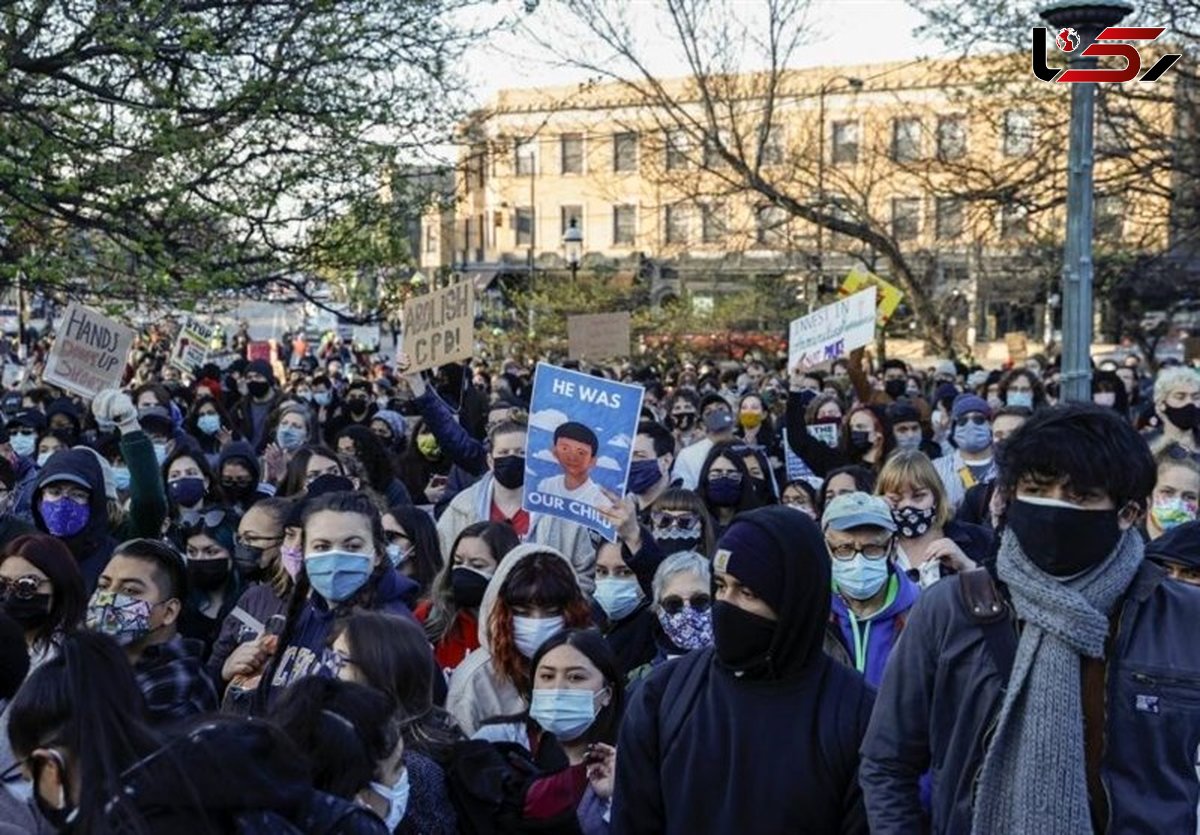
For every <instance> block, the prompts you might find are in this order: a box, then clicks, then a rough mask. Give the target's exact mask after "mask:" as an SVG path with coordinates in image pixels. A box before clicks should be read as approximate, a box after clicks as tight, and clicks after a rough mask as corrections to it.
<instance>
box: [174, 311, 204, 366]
mask: <svg viewBox="0 0 1200 835" xmlns="http://www.w3.org/2000/svg"><path fill="white" fill-rule="evenodd" d="M212 338H213V329H212V328H211V327H209V326H208V325H206V324H204V323H203V322H201V321H199V320H198V319H196V318H194V317H191V316H189V317H188V319H187V321H186V322H184V323H183V327H182V328H180V329H179V338H178V339H176V340H175V346H174V347H173V348H172V349H171V359H170V364H171V366H172V367H173V368H178V369H179V370H180V371H183V372H184V373H186V374H191V373H192V372H193V371H195V370H196V369H197V368H199V367H200V366H202V365H204V363H205V362H206V361H207V360H208V351H209V346H210V345H212Z"/></svg>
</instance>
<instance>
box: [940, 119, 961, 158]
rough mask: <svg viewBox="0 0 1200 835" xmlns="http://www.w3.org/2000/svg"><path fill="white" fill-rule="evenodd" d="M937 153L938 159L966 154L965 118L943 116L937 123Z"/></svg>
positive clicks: (959, 156)
mask: <svg viewBox="0 0 1200 835" xmlns="http://www.w3.org/2000/svg"><path fill="white" fill-rule="evenodd" d="M937 155H938V159H940V160H951V159H959V158H961V157H964V156H966V155H967V120H966V119H965V118H964V117H962V116H943V117H941V118H940V119H938V125H937Z"/></svg>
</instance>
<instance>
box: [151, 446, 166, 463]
mask: <svg viewBox="0 0 1200 835" xmlns="http://www.w3.org/2000/svg"><path fill="white" fill-rule="evenodd" d="M154 460H155V461H157V462H158V466H160V467H161V466H162V465H163V462H164V461H166V460H167V445H166V444H165V443H159V442H158V441H155V442H154Z"/></svg>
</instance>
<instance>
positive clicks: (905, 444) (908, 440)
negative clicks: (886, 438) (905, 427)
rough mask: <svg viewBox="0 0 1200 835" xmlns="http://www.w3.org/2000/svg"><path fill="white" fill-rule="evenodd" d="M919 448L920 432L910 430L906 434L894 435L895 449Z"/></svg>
mask: <svg viewBox="0 0 1200 835" xmlns="http://www.w3.org/2000/svg"><path fill="white" fill-rule="evenodd" d="M920 448H921V433H919V432H910V433H909V434H907V435H897V436H896V449H907V450H913V449H920Z"/></svg>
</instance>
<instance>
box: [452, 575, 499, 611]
mask: <svg viewBox="0 0 1200 835" xmlns="http://www.w3.org/2000/svg"><path fill="white" fill-rule="evenodd" d="M490 580H491V578H489V577H484V576H483V575H482V574H480V573H479V572H478V571H475V570H474V569H472V568H466V567H463V566H459V567H458V568H456V569H454V570H453V571H451V572H450V590H451V592H452V593H453V595H454V604H455V605H456V606H458V607H459V608H460V609H475V608H478V607H479V604H480V603H482V602H483V593H484V592H485V591H487V587H488V582H490Z"/></svg>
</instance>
